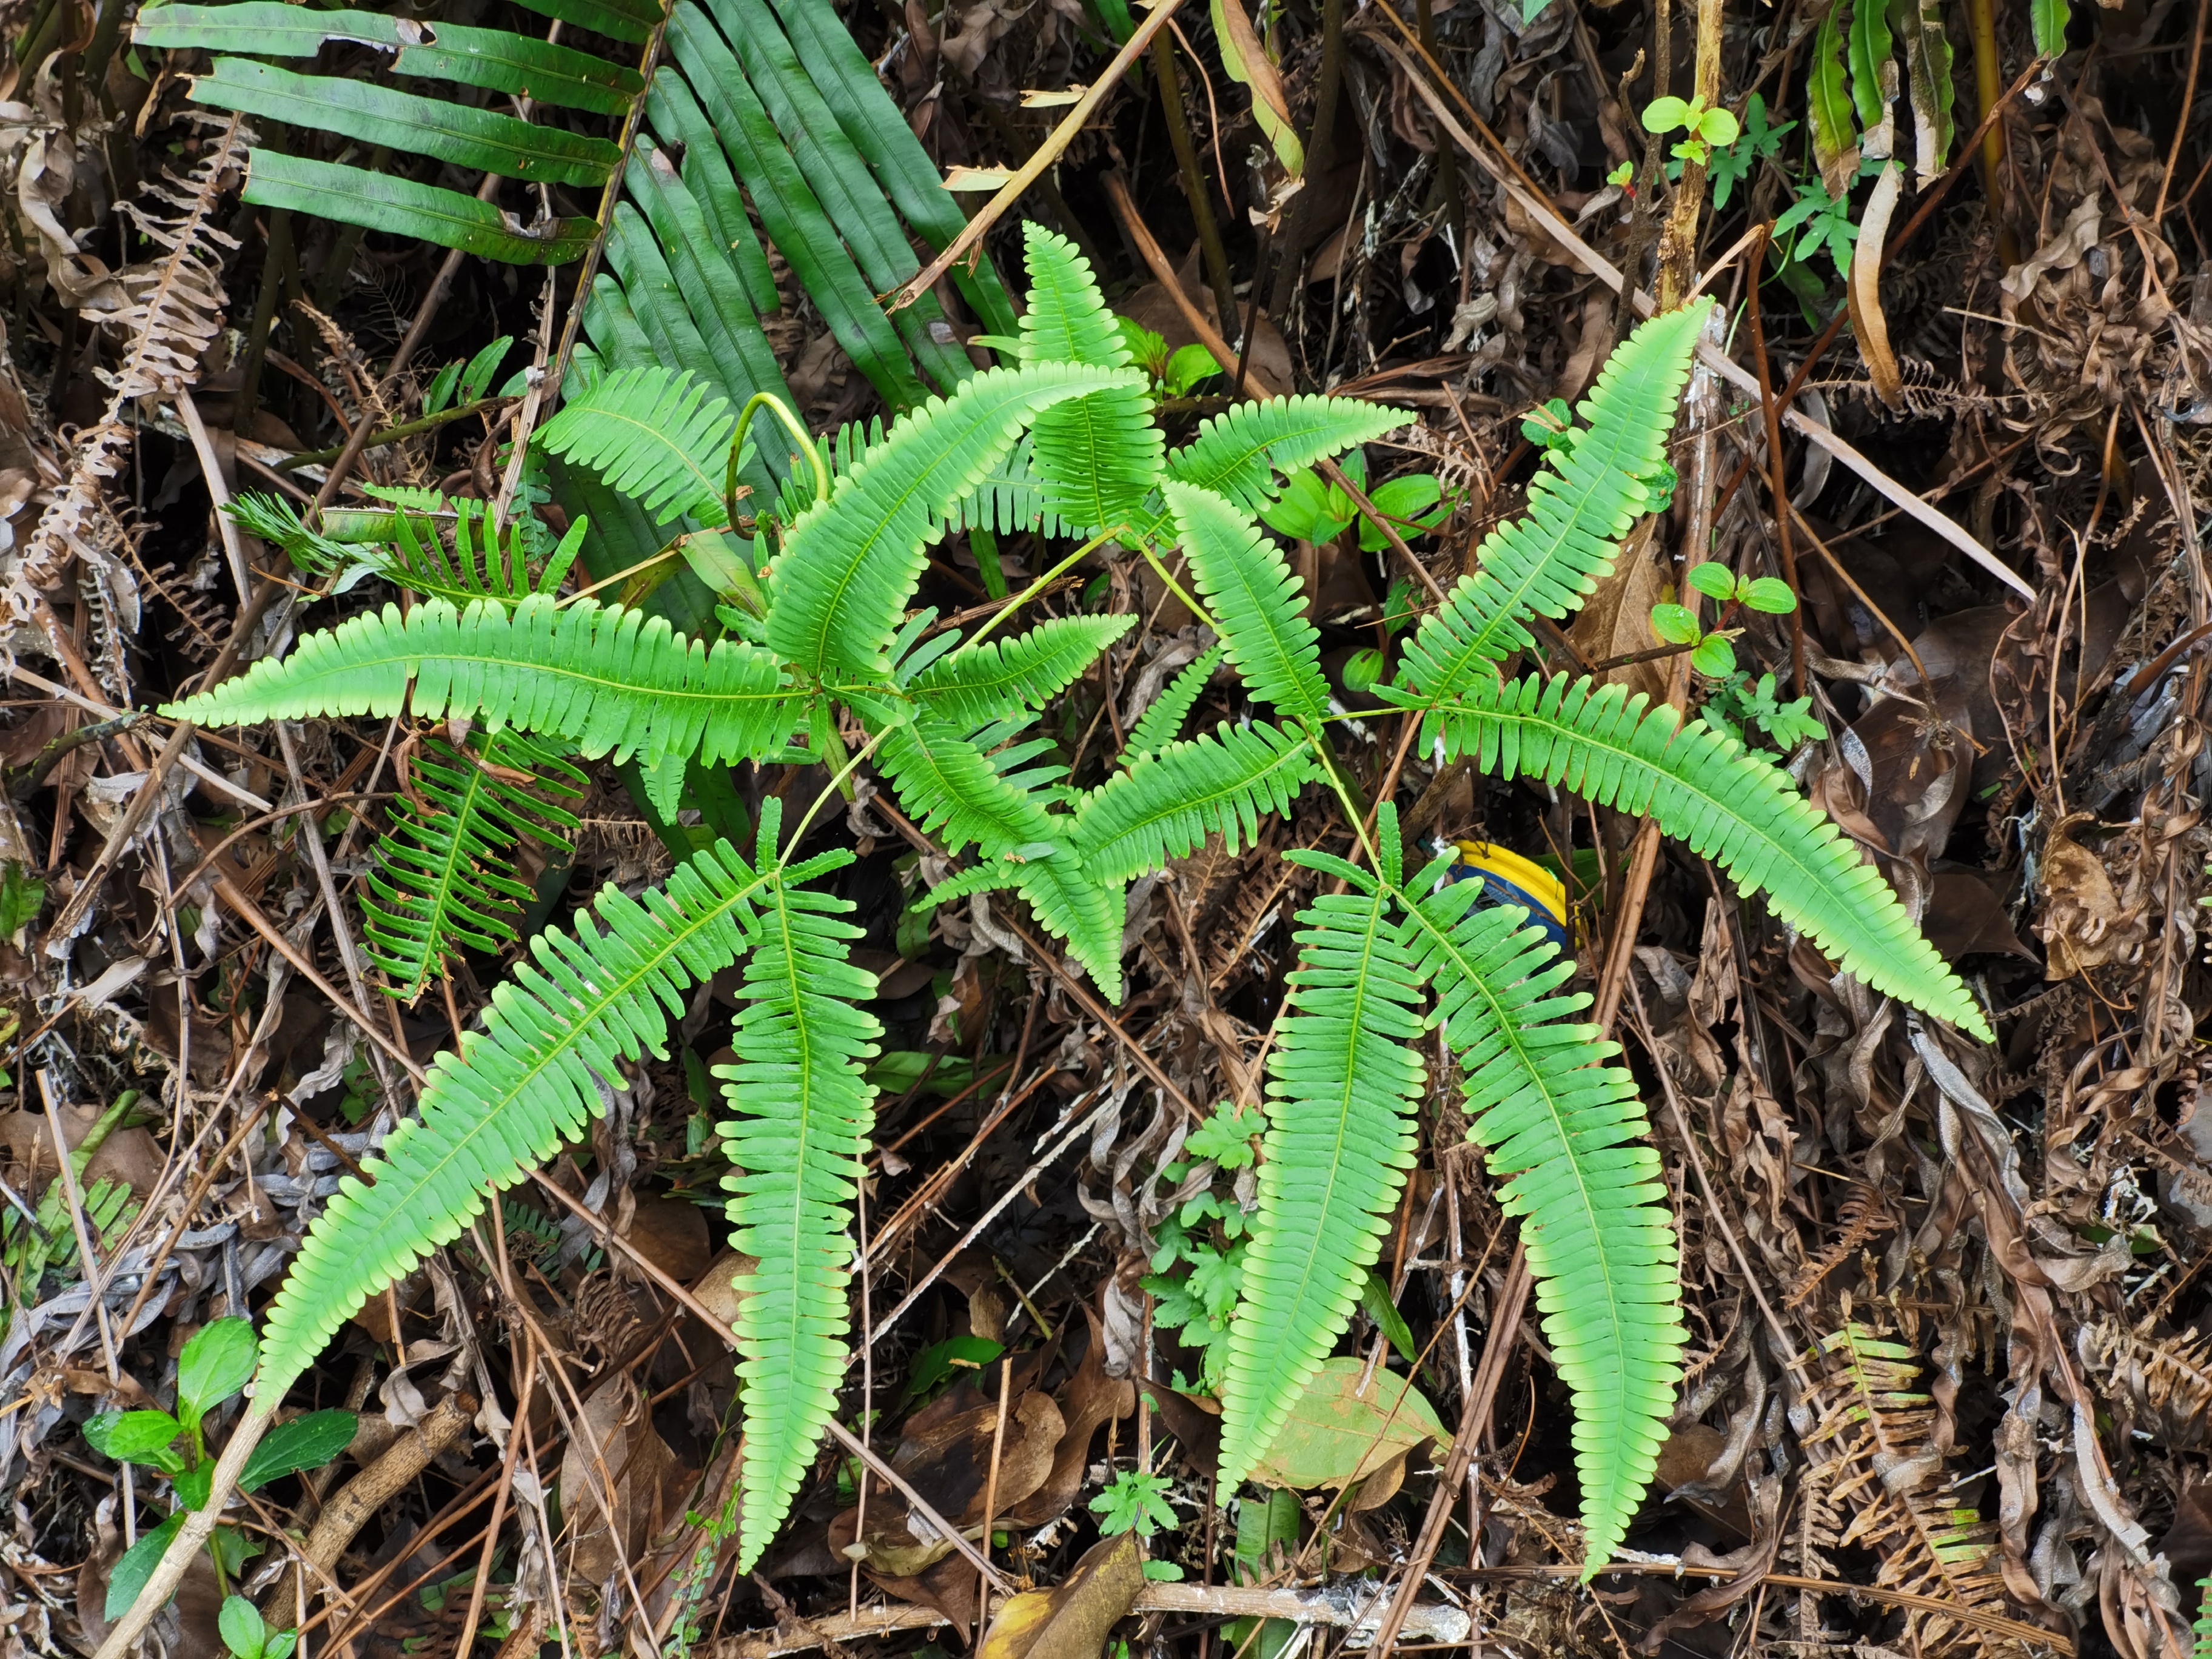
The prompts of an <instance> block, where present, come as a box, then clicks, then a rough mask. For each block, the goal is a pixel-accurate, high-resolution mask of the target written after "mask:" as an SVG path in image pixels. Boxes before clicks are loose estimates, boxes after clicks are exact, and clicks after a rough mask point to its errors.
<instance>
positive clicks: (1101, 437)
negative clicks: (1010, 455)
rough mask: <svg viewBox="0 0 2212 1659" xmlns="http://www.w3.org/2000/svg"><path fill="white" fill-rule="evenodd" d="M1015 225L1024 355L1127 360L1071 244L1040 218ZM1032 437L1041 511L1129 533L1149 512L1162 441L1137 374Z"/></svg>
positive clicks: (1042, 421) (1059, 409) (1048, 419)
mask: <svg viewBox="0 0 2212 1659" xmlns="http://www.w3.org/2000/svg"><path fill="white" fill-rule="evenodd" d="M1022 231H1023V261H1024V264H1025V266H1026V267H1027V269H1028V271H1029V278H1030V295H1029V309H1028V311H1027V312H1025V313H1024V314H1023V317H1022V361H1023V362H1031V363H1034V362H1074V363H1091V364H1095V365H1097V366H1099V367H1101V368H1121V367H1122V366H1123V365H1124V364H1126V363H1127V362H1128V361H1129V349H1128V347H1127V344H1126V343H1123V341H1122V338H1121V329H1120V327H1119V326H1118V325H1116V324H1115V319H1114V313H1112V312H1110V311H1109V310H1108V309H1107V308H1106V298H1105V295H1103V294H1101V293H1100V292H1099V291H1098V284H1097V281H1096V279H1094V278H1093V277H1092V276H1091V266H1090V264H1089V263H1088V262H1087V261H1085V258H1083V256H1082V255H1081V254H1079V253H1078V252H1076V251H1075V245H1074V244H1073V242H1070V241H1069V240H1067V239H1066V237H1064V236H1060V235H1057V234H1054V232H1052V231H1049V230H1047V229H1046V228H1044V227H1043V226H1042V225H1039V224H1035V223H1031V224H1027V225H1024V227H1023V228H1022ZM1032 433H1033V436H1034V439H1035V442H1036V466H1037V471H1038V472H1039V474H1040V475H1041V476H1042V478H1043V480H1044V498H1045V504H1046V507H1047V510H1048V511H1050V512H1054V513H1058V514H1059V515H1060V517H1061V518H1063V519H1065V520H1066V521H1067V522H1068V524H1069V525H1070V526H1073V528H1074V529H1075V531H1076V532H1077V533H1078V534H1079V535H1091V534H1093V533H1095V532H1098V531H1102V530H1107V529H1110V528H1111V527H1112V526H1115V525H1127V526H1130V528H1131V529H1132V530H1134V529H1135V528H1137V527H1138V526H1139V524H1140V523H1141V522H1142V521H1143V520H1145V519H1146V517H1147V516H1148V515H1146V513H1145V512H1144V503H1145V497H1146V495H1149V494H1150V493H1151V491H1152V486H1153V485H1154V484H1155V483H1157V482H1158V478H1159V475H1160V466H1161V463H1162V460H1163V458H1164V455H1165V453H1166V444H1165V441H1164V439H1163V438H1162V437H1161V435H1160V428H1159V427H1158V424H1157V423H1156V422H1154V421H1153V419H1152V394H1151V393H1150V392H1147V391H1146V389H1145V386H1144V382H1143V380H1142V378H1141V377H1139V380H1137V382H1136V384H1135V385H1133V386H1116V387H1115V388H1114V389H1113V390H1111V391H1107V392H1092V393H1091V395H1090V396H1089V397H1087V398H1073V399H1071V400H1069V401H1068V402H1066V403H1064V404H1056V405H1054V407H1053V408H1050V409H1048V410H1043V411H1042V413H1040V414H1039V415H1038V416H1037V418H1036V426H1035V427H1034V428H1032Z"/></svg>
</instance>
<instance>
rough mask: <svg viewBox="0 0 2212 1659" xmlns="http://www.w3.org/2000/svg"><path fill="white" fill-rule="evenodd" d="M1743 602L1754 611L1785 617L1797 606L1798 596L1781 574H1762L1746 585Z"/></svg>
mask: <svg viewBox="0 0 2212 1659" xmlns="http://www.w3.org/2000/svg"><path fill="white" fill-rule="evenodd" d="M1743 602H1744V603H1745V604H1746V605H1749V606H1750V607H1751V608H1752V609H1753V611H1766V612H1767V613H1768V614H1770V615H1771V616H1777V617H1784V616H1787V615H1789V613H1790V612H1791V611H1795V610H1796V608H1797V596H1796V594H1795V593H1792V592H1790V584H1789V583H1788V582H1785V581H1784V580H1782V579H1781V578H1780V577H1779V576H1761V577H1759V578H1758V579H1757V580H1754V581H1751V582H1747V583H1746V584H1745V585H1744V590H1743Z"/></svg>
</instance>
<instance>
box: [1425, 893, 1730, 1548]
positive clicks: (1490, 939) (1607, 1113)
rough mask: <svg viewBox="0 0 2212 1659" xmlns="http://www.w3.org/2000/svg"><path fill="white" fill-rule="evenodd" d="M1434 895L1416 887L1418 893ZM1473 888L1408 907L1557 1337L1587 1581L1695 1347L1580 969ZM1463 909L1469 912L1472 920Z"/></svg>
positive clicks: (1478, 1130) (1481, 1134)
mask: <svg viewBox="0 0 2212 1659" xmlns="http://www.w3.org/2000/svg"><path fill="white" fill-rule="evenodd" d="M1422 885H1423V884H1422V883H1420V882H1418V881H1417V882H1416V883H1415V884H1414V887H1415V889H1416V890H1419V888H1420V887H1421V886H1422ZM1473 885H1474V884H1472V883H1468V882H1454V883H1447V884H1443V885H1442V886H1440V887H1438V888H1437V890H1435V891H1433V892H1431V893H1430V894H1429V895H1428V896H1426V897H1425V898H1422V899H1421V900H1419V902H1416V903H1413V904H1411V905H1409V906H1408V908H1407V914H1408V915H1409V917H1410V919H1411V921H1412V923H1413V931H1414V939H1415V946H1416V950H1417V951H1418V953H1419V956H1418V960H1419V971H1420V972H1421V974H1422V975H1423V976H1424V977H1425V978H1427V979H1429V980H1430V981H1431V983H1432V984H1433V986H1434V987H1435V991H1436V998H1437V1006H1436V1010H1435V1012H1434V1013H1433V1014H1432V1015H1431V1019H1432V1021H1433V1022H1434V1023H1435V1024H1437V1025H1440V1026H1442V1027H1443V1032H1444V1036H1445V1040H1446V1041H1447V1042H1449V1043H1450V1045H1451V1047H1452V1048H1453V1050H1454V1051H1455V1053H1456V1054H1458V1056H1459V1060H1460V1065H1461V1066H1462V1068H1463V1070H1464V1072H1465V1073H1466V1087H1467V1107H1466V1110H1467V1115H1468V1125H1469V1133H1470V1135H1471V1136H1472V1138H1473V1139H1476V1140H1478V1141H1480V1142H1481V1143H1482V1145H1483V1146H1484V1147H1485V1148H1486V1149H1487V1151H1488V1153H1489V1159H1488V1162H1489V1166H1490V1169H1491V1171H1492V1174H1493V1175H1494V1176H1511V1177H1512V1179H1511V1180H1510V1182H1508V1183H1507V1184H1506V1186H1505V1187H1504V1189H1503V1190H1502V1191H1501V1192H1500V1193H1499V1194H1498V1201H1499V1203H1500V1205H1501V1206H1503V1207H1504V1210H1505V1212H1506V1213H1507V1214H1508V1215H1513V1216H1518V1217H1519V1218H1521V1240H1522V1245H1523V1246H1524V1248H1525V1249H1526V1250H1527V1252H1528V1271H1529V1273H1530V1274H1531V1275H1532V1276H1533V1277H1534V1279H1535V1288H1536V1303H1537V1306H1538V1308H1539V1310H1541V1315H1542V1318H1543V1323H1544V1334H1545V1337H1546V1340H1547V1341H1549V1342H1550V1343H1551V1345H1552V1358H1553V1364H1554V1366H1555V1367H1556V1368H1557V1370H1558V1371H1559V1376H1560V1379H1561V1380H1562V1381H1563V1382H1565V1383H1566V1385H1567V1388H1568V1391H1569V1393H1570V1394H1571V1396H1572V1398H1573V1401H1574V1408H1575V1427H1574V1442H1575V1468H1576V1472H1577V1475H1578V1476H1579V1478H1580V1480H1581V1482H1582V1512H1583V1528H1584V1529H1585V1532H1586V1534H1587V1547H1586V1549H1585V1551H1584V1554H1583V1577H1585V1578H1588V1577H1589V1576H1590V1574H1592V1573H1594V1572H1595V1571H1597V1569H1598V1568H1599V1567H1600V1566H1601V1565H1604V1564H1605V1563H1606V1562H1607V1561H1608V1560H1610V1559H1612V1556H1613V1551H1614V1549H1615V1548H1616V1547H1619V1545H1620V1540H1621V1537H1622V1534H1624V1533H1625V1532H1626V1530H1627V1527H1628V1522H1629V1521H1630V1519H1631V1518H1632V1516H1634V1514H1635V1512H1636V1509H1637V1505H1638V1503H1639V1502H1640V1501H1641V1500H1642V1498H1643V1495H1644V1487H1645V1486H1647V1485H1649V1484H1650V1479H1651V1474H1652V1471H1653V1470H1654V1469H1655V1468H1656V1467H1657V1464H1658V1457H1659V1443H1660V1442H1661V1440H1662V1439H1663V1438H1664V1437H1665V1430H1666V1421H1667V1416H1668V1413H1669V1412H1670V1411H1671V1410H1672V1409H1673V1408H1674V1389H1675V1384H1676V1383H1677V1382H1678V1381H1679V1379H1680V1365H1679V1364H1677V1357H1678V1356H1679V1354H1680V1352H1681V1349H1682V1346H1683V1344H1684V1342H1685V1340H1686V1338H1685V1336H1684V1334H1683V1330H1682V1325H1681V1320H1680V1316H1679V1315H1678V1314H1677V1312H1676V1295H1675V1285H1676V1279H1675V1267H1674V1258H1675V1249H1674V1227H1673V1225H1672V1221H1671V1218H1669V1216H1668V1211H1667V1207H1666V1204H1667V1188H1666V1185H1665V1182H1663V1181H1662V1178H1661V1172H1660V1169H1659V1159H1658V1156H1657V1154H1656V1153H1655V1152H1653V1151H1652V1150H1651V1149H1650V1147H1649V1146H1644V1145H1642V1144H1641V1139H1642V1137H1643V1135H1644V1133H1645V1129H1646V1125H1645V1123H1644V1109H1643V1105H1642V1103H1641V1102H1640V1101H1639V1100H1638V1098H1637V1095H1636V1085H1635V1080H1634V1079H1632V1077H1631V1076H1630V1075H1629V1073H1627V1072H1626V1071H1625V1070H1623V1069H1621V1068H1620V1067H1619V1066H1603V1065H1601V1064H1599V1063H1598V1062H1599V1061H1601V1060H1605V1059H1606V1058H1607V1056H1608V1055H1610V1054H1614V1053H1617V1052H1618V1048H1617V1047H1616V1045H1614V1044H1612V1043H1601V1042H1599V1041H1598V1033H1597V1031H1596V1030H1595V1028H1594V1027H1592V1026H1588V1025H1577V1024H1567V1023H1565V1018H1564V1017H1565V1015H1567V1014H1570V1013H1571V1012H1574V1011H1576V1010H1577V1009H1579V1008H1582V1007H1584V1006H1588V1004H1589V997H1588V996H1587V995H1585V994H1580V993H1575V994H1561V993H1560V992H1559V987H1560V986H1561V985H1562V984H1564V983H1565V981H1567V980H1568V979H1569V978H1570V977H1571V975H1573V972H1574V963H1572V962H1571V961H1563V960H1560V959H1559V957H1558V955H1557V951H1556V948H1555V947H1554V946H1553V945H1552V944H1551V943H1550V941H1549V940H1547V939H1546V938H1545V936H1544V934H1543V933H1541V932H1540V931H1538V930H1536V929H1534V928H1530V927H1526V923H1527V921H1528V913H1527V912H1526V911H1523V910H1520V909H1516V908H1512V907H1510V906H1501V907H1497V908H1486V909H1479V910H1474V911H1468V910H1467V904H1468V889H1469V888H1471V887H1472V886H1473ZM1462 912H1467V913H1466V914H1464V915H1462V914H1461V913H1462Z"/></svg>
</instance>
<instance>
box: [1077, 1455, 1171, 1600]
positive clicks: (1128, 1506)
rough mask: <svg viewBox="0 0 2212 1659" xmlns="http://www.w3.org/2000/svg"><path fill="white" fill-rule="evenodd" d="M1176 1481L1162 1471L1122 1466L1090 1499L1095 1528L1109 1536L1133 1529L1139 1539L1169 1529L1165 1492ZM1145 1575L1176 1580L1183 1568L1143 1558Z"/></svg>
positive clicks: (1169, 1518)
mask: <svg viewBox="0 0 2212 1659" xmlns="http://www.w3.org/2000/svg"><path fill="white" fill-rule="evenodd" d="M1174 1485H1175V1483H1174V1482H1173V1481H1172V1480H1169V1479H1168V1477H1167V1476H1166V1475H1164V1474H1145V1473H1144V1472H1143V1471H1142V1470H1140V1469H1122V1470H1121V1471H1120V1472H1119V1473H1117V1474H1115V1476H1114V1478H1113V1479H1112V1480H1109V1481H1108V1482H1107V1483H1106V1490H1105V1491H1103V1492H1100V1493H1099V1494H1098V1496H1097V1497H1096V1498H1092V1499H1091V1509H1093V1510H1096V1511H1097V1516H1098V1530H1099V1531H1101V1532H1103V1533H1104V1534H1106V1535H1107V1536H1108V1537H1109V1538H1110V1537H1112V1536H1114V1535H1115V1534H1116V1533H1124V1532H1133V1533H1135V1534H1137V1536H1138V1537H1139V1538H1141V1539H1150V1538H1151V1537H1152V1534H1154V1533H1156V1532H1160V1531H1164V1530H1169V1529H1172V1528H1174V1526H1175V1524H1176V1512H1175V1510H1173V1509H1172V1508H1171V1507H1170V1505H1169V1504H1168V1492H1169V1489H1170V1487H1172V1486H1174ZM1144 1571H1145V1577H1147V1578H1153V1579H1176V1578H1180V1577H1182V1568H1181V1567H1179V1566H1177V1565H1176V1564H1175V1563H1174V1562H1172V1561H1146V1563H1145V1567H1144Z"/></svg>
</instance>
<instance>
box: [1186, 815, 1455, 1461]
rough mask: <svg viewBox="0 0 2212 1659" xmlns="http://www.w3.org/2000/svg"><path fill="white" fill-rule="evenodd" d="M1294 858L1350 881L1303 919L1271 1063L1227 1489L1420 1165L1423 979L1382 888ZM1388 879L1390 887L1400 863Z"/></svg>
mask: <svg viewBox="0 0 2212 1659" xmlns="http://www.w3.org/2000/svg"><path fill="white" fill-rule="evenodd" d="M1393 828H1394V829H1395V822H1394V824H1393ZM1290 856H1292V857H1297V858H1298V859H1299V860H1300V861H1301V862H1304V863H1309V864H1310V865H1312V866H1313V867H1314V868H1316V869H1322V870H1326V871H1327V872H1328V873H1329V874H1332V875H1335V876H1340V877H1341V878H1343V879H1344V880H1345V881H1346V884H1348V885H1349V887H1350V889H1351V890H1350V891H1348V892H1344V893H1337V894H1323V895H1322V896H1320V897H1319V898H1317V899H1316V900H1315V901H1314V902H1313V904H1312V905H1311V906H1310V908H1307V909H1305V910H1304V911H1301V912H1300V913H1299V915H1298V921H1299V924H1300V927H1299V932H1298V935H1297V943H1298V966H1297V969H1296V970H1295V971H1293V972H1292V973H1291V976H1290V983H1291V998H1290V1006H1289V1007H1288V1009H1287V1010H1286V1012H1285V1013H1284V1015H1283V1018H1282V1023H1281V1025H1280V1027H1279V1030H1280V1031H1281V1039H1280V1041H1279V1042H1278V1043H1277V1044H1276V1048H1275V1052H1274V1054H1273V1057H1272V1059H1271V1060H1270V1062H1269V1066H1268V1072H1269V1078H1268V1083H1267V1094H1268V1106H1267V1139H1266V1140H1265V1142H1264V1143H1263V1151H1262V1155H1261V1164H1260V1206H1259V1210H1258V1212H1257V1214H1256V1215H1255V1219H1254V1223H1253V1231H1252V1243H1251V1246H1250V1249H1249V1251H1248V1252H1247V1254H1246V1255H1245V1258H1244V1285H1243V1299H1242V1301H1241V1303H1240V1304H1239V1306H1238V1309H1237V1318H1236V1321H1235V1322H1234V1323H1233V1324H1231V1326H1230V1328H1229V1366H1228V1376H1227V1378H1226V1380H1225V1383H1224V1384H1223V1386H1222V1391H1221V1407H1222V1410H1221V1481H1222V1484H1223V1485H1224V1486H1233V1485H1234V1484H1235V1483H1236V1482H1237V1481H1238V1480H1243V1478H1244V1476H1245V1474H1246V1473H1247V1472H1248V1471H1249V1469H1250V1468H1251V1467H1252V1465H1253V1463H1254V1462H1255V1460H1256V1459H1257V1458H1258V1457H1259V1456H1260V1455H1261V1452H1263V1451H1264V1450H1265V1449H1267V1443H1269V1442H1270V1441H1271V1440H1273V1438H1274V1436H1275V1434H1276V1431H1278V1430H1279V1429H1280V1428H1281V1427H1282V1425H1283V1423H1284V1422H1285V1419H1287V1418H1288V1417H1289V1415H1290V1412H1291V1406H1292V1405H1293V1404H1294V1403H1295V1402H1296V1401H1297V1398H1298V1395H1299V1394H1300V1392H1301V1391H1302V1390H1303V1389H1304V1387H1305V1385H1306V1383H1307V1382H1308V1381H1309V1380H1310V1378H1311V1377H1312V1376H1314V1374H1315V1373H1316V1371H1318V1370H1320V1369H1321V1364H1322V1360H1323V1359H1325V1358H1327V1357H1328V1351H1329V1349H1330V1348H1331V1347H1332V1346H1334V1343H1335V1341H1336V1338H1337V1335H1338V1334H1339V1333H1340V1332H1341V1331H1342V1330H1343V1329H1344V1326H1345V1322H1346V1320H1347V1319H1348V1318H1350V1316H1351V1314H1352V1306H1353V1304H1355V1303H1357V1302H1358V1299H1359V1287H1360V1285H1361V1284H1362V1283H1363V1282H1364V1280H1365V1279H1366V1276H1367V1269H1368V1268H1369V1267H1370V1266H1371V1265H1373V1263H1374V1261H1375V1259H1376V1255H1378V1254H1379V1253H1380V1251H1381V1249H1382V1243H1383V1234H1384V1233H1385V1232H1386V1231H1389V1219H1388V1212H1389V1207H1390V1205H1391V1203H1392V1201H1393V1200H1394V1199H1395V1197H1396V1195H1397V1194H1398V1191H1399V1189H1400V1188H1401V1185H1402V1184H1403V1182H1404V1180H1405V1173H1406V1171H1407V1170H1409V1169H1411V1168H1412V1167H1413V1161H1414V1159H1413V1113H1412V1107H1413V1100H1414V1098H1415V1097H1416V1096H1417V1095H1418V1094H1419V1091H1420V1087H1421V1077H1422V1073H1421V1061H1420V1057H1419V1054H1418V1053H1417V1052H1416V1051H1415V1049H1414V1048H1413V1040H1414V1039H1415V1038H1416V1037H1418V1036H1419V1035H1420V1033H1421V1029H1422V1024H1423V1021H1422V1018H1421V1015H1420V1013H1419V1002H1420V1000H1421V981H1420V975H1419V968H1418V965H1417V963H1416V962H1415V959H1414V956H1413V949H1412V946H1411V945H1410V944H1409V943H1408V941H1407V937H1406V930H1405V927H1404V926H1403V924H1402V923H1401V922H1399V921H1397V920H1396V919H1395V916H1394V915H1393V912H1394V908H1395V907H1394V905H1393V903H1392V901H1391V896H1390V892H1389V886H1388V885H1386V884H1383V883H1378V882H1377V881H1376V878H1375V877H1374V876H1372V875H1370V874H1369V873H1368V872H1365V871H1363V870H1360V869H1358V868H1356V867H1354V866H1352V865H1349V864H1346V863H1345V862H1344V861H1343V860H1341V859H1335V858H1330V857H1328V856H1327V855H1325V854H1291V855H1290ZM1393 862H1395V860H1394V861H1393ZM1383 873H1384V875H1385V877H1386V878H1388V879H1389V881H1391V882H1395V878H1396V877H1397V874H1398V872H1397V871H1396V869H1395V868H1386V869H1385V871H1384V872H1383Z"/></svg>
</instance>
